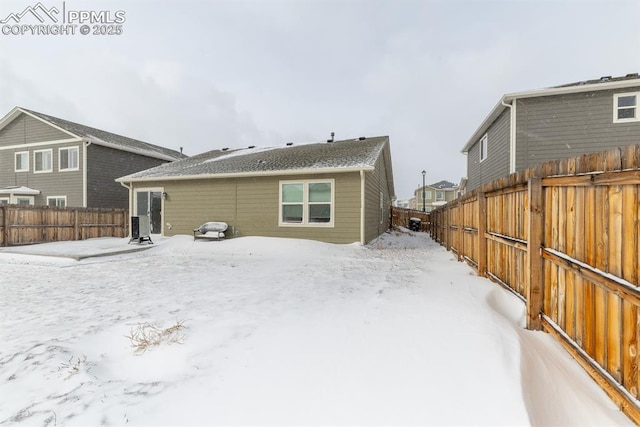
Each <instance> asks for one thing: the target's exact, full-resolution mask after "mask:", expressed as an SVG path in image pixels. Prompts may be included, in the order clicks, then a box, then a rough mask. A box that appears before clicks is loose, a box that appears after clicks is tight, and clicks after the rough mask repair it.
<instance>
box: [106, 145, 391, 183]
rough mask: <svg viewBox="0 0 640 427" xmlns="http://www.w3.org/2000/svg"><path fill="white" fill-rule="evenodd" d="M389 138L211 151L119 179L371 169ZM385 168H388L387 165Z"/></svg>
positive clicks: (389, 166)
mask: <svg viewBox="0 0 640 427" xmlns="http://www.w3.org/2000/svg"><path fill="white" fill-rule="evenodd" d="M388 141H389V137H387V136H379V137H372V138H364V139H363V138H358V139H349V140H344V141H335V142H322V143H312V144H294V145H282V146H278V147H263V148H244V149H236V150H228V151H222V150H213V151H209V152H206V153H203V154H200V155H197V156H193V157H190V158H187V159H183V160H180V161H177V162H173V163H166V164H163V165H160V166H157V167H155V168H152V169H147V170H145V171H141V172H137V173H134V174H131V175H128V176H125V177H122V178H120V179H118V181H131V180H150V179H153V178H158V179H167V178H177V177H198V176H210V175H217V174H261V173H272V172H290V171H298V170H299V171H305V172H308V171H310V170H312V171H318V172H322V170H323V169H365V168H373V167H374V166H375V163H376V160H377V159H378V158H379V157H380V155H381V153H382V150H383V149H384V148H385V145H386V144H388ZM389 162H390V160H389ZM388 168H389V170H391V165H390V164H389V165H388Z"/></svg>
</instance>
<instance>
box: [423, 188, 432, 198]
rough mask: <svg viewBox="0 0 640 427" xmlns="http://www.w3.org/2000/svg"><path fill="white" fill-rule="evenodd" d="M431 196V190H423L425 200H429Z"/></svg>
mask: <svg viewBox="0 0 640 427" xmlns="http://www.w3.org/2000/svg"><path fill="white" fill-rule="evenodd" d="M432 197H433V194H432V193H431V190H425V191H424V198H425V200H431V199H432Z"/></svg>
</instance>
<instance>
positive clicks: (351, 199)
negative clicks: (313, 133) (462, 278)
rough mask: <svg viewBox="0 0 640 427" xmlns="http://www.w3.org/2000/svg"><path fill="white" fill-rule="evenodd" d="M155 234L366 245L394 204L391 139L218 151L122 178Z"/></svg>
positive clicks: (134, 209) (137, 210)
mask: <svg viewBox="0 0 640 427" xmlns="http://www.w3.org/2000/svg"><path fill="white" fill-rule="evenodd" d="M117 181H118V182H120V183H122V184H123V185H126V186H128V187H129V188H130V198H129V201H130V209H131V212H134V215H135V216H143V215H149V216H150V218H149V221H150V225H151V232H152V233H155V234H163V235H166V236H171V235H175V234H191V233H192V230H193V229H194V228H195V227H198V226H199V225H201V224H203V223H205V222H209V221H218V222H225V223H227V224H228V225H229V230H228V231H227V236H233V237H235V236H269V237H289V238H300V239H311V240H320V241H325V242H331V243H352V242H360V243H363V244H364V243H366V242H369V241H370V240H372V239H374V238H375V237H377V236H378V235H380V234H382V233H384V232H385V231H386V230H388V229H389V226H390V224H389V222H390V207H391V204H392V200H393V199H395V194H394V185H393V172H392V167H391V152H390V148H389V138H388V137H386V136H382V137H373V138H364V137H361V138H357V139H350V140H343V141H330V142H323V143H312V144H295V145H294V144H287V145H283V146H279V147H269V148H256V147H249V148H246V149H238V150H226V149H222V150H213V151H210V152H207V153H203V154H200V155H197V156H193V157H190V158H188V159H184V160H180V161H177V162H174V163H169V164H164V165H161V166H158V167H155V168H153V169H149V170H146V171H142V172H138V173H134V174H131V175H128V176H124V177H122V178H119V179H117Z"/></svg>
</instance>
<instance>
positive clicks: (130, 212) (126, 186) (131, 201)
mask: <svg viewBox="0 0 640 427" xmlns="http://www.w3.org/2000/svg"><path fill="white" fill-rule="evenodd" d="M120 185H122V186H123V187H124V188H126V189H127V190H129V237H131V216H132V215H133V193H132V186H133V184H131V185H127V184H125V183H124V182H120Z"/></svg>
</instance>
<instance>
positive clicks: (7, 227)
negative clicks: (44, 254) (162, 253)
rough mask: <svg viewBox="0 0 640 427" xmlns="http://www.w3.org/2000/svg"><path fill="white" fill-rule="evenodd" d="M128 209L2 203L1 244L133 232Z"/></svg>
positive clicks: (53, 240)
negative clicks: (130, 228)
mask: <svg viewBox="0 0 640 427" xmlns="http://www.w3.org/2000/svg"><path fill="white" fill-rule="evenodd" d="M128 227H129V214H128V210H126V209H94V208H55V207H50V206H17V205H4V206H0V246H14V245H26V244H32V243H44V242H56V241H63V240H83V239H90V238H93V237H126V236H128V235H129V229H128Z"/></svg>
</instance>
